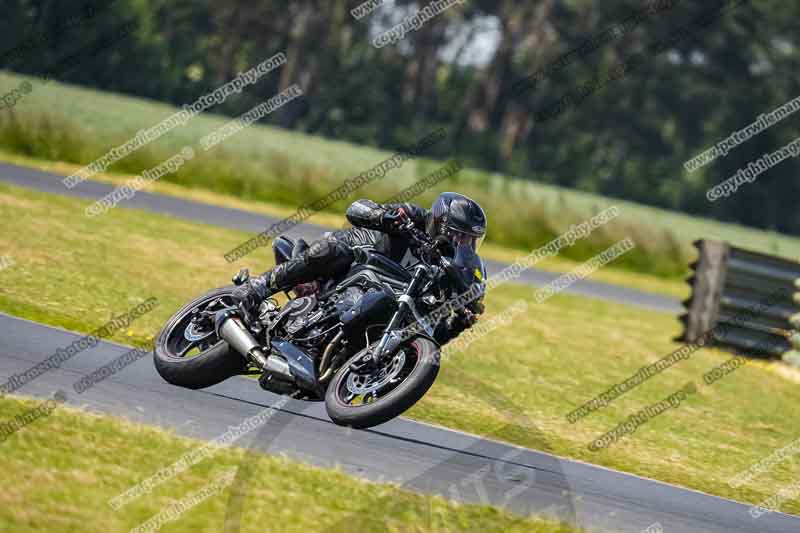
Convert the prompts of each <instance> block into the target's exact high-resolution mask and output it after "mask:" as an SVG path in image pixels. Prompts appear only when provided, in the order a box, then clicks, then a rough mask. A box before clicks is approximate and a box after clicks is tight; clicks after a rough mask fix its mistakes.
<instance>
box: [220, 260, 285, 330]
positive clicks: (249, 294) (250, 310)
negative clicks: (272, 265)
mask: <svg viewBox="0 0 800 533" xmlns="http://www.w3.org/2000/svg"><path fill="white" fill-rule="evenodd" d="M274 277H275V276H274V275H273V272H272V270H267V271H266V272H264V273H263V274H261V275H260V276H258V277H255V278H250V279H248V280H247V281H245V282H244V283H242V284H241V285H239V286H238V287H236V289H234V291H233V293H232V294H231V297H232V298H233V300H234V301H235V302H236V304H237V306H238V308H239V312H240V314H241V317H242V320H244V321H245V323H246V324H254V323H255V322H254V318H255V317H256V316H257V313H258V306H259V305H261V302H263V301H264V300H266V299H267V298H269V297H270V296H272V295H273V294H276V293H278V292H280V289H279V288H278V287H276V286H275V283H274Z"/></svg>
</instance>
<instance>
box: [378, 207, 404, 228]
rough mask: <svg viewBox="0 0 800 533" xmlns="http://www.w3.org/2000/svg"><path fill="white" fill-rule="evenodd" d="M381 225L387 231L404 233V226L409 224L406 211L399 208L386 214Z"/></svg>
mask: <svg viewBox="0 0 800 533" xmlns="http://www.w3.org/2000/svg"><path fill="white" fill-rule="evenodd" d="M381 223H382V226H383V227H384V228H385V229H386V230H387V231H391V232H393V233H399V232H401V231H402V228H403V226H405V225H406V224H407V223H408V214H407V213H406V210H405V209H403V208H402V207H398V208H397V209H392V210H390V211H387V212H386V213H384V214H383V218H382V220H381Z"/></svg>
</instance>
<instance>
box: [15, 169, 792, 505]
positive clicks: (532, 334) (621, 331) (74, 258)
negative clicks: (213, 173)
mask: <svg viewBox="0 0 800 533" xmlns="http://www.w3.org/2000/svg"><path fill="white" fill-rule="evenodd" d="M86 205H87V202H84V201H81V200H77V199H73V198H66V197H61V196H54V195H47V194H43V193H39V192H35V191H29V190H26V189H21V188H15V187H10V186H6V185H0V218H2V220H3V221H4V224H5V226H6V228H5V229H6V231H4V232H3V233H2V234H0V255H4V254H5V255H9V256H11V257H12V258H13V260H14V262H15V264H14V265H13V266H11V267H9V268H6V269H5V270H2V271H0V310H2V311H5V312H8V313H11V314H14V315H18V316H22V317H24V318H30V319H33V320H38V321H40V322H44V323H49V324H56V325H61V326H65V327H69V328H71V329H74V330H77V331H82V332H89V331H91V330H93V329H94V328H96V327H98V326H100V325H102V324H103V323H104V322H105V321H106V320H108V319H109V318H110V317H111V314H112V313H115V312H116V313H119V312H121V311H124V310H127V309H128V308H130V307H132V305H133V304H135V303H137V302H139V301H141V300H144V299H146V298H148V297H150V296H157V297H158V298H159V300H160V302H161V305H160V307H158V308H157V309H156V310H155V311H153V312H151V313H150V314H147V315H145V316H144V317H142V318H141V319H140V320H138V321H136V322H135V323H133V324H132V325H131V327H130V329H129V330H128V331H125V332H120V333H118V334H117V335H116V337H115V340H119V341H122V342H128V343H133V342H147V341H148V340H149V339H151V338H152V336H153V335H154V334H155V333H156V332H157V331H158V329H159V328H160V326H161V325H162V323H163V322H164V321H165V320H166V319H167V318H168V316H169V315H170V314H171V313H172V312H174V310H175V309H177V308H178V307H180V306H181V305H182V304H183V303H185V302H186V301H188V300H189V299H190V298H192V297H194V296H196V295H198V294H200V293H202V292H204V291H205V290H207V289H209V288H211V287H215V286H219V285H223V284H226V283H227V280H228V279H229V277H230V275H231V272H230V266H229V265H228V264H226V263H225V261H224V259H223V258H222V257H221V256H220V250H227V249H229V248H230V247H231V246H232V245H233V244H235V243H238V242H239V241H241V240H242V239H243V237H244V235H243V234H242V233H240V232H235V231H229V230H222V229H218V228H213V227H209V226H204V225H200V224H191V223H187V222H182V221H179V220H175V219H171V218H169V217H164V216H158V215H153V214H150V213H145V212H140V211H136V210H128V209H122V208H118V209H114V210H112V211H111V212H110V213H108V214H107V215H105V216H103V217H100V218H97V219H88V218H86V217H85V216H83V209H84V207H85V206H86ZM254 255H255V256H254V257H253V262H254V264H262V265H263V266H266V264H268V263H269V261H270V260H271V259H270V258H269V257H268V254H267V252H266V251H259V252H257V253H256V254H254ZM262 262H263V263H262ZM532 296H533V294H532V289H530V288H527V287H522V286H516V285H508V286H504V287H500V288H498V289H495V290H494V291H492V292H491V293H490V294H489V295H488V297H487V315H486V317H485V320H489V319H491V318H492V317H493V316H494V315H496V314H497V313H498V312H501V311H503V310H504V309H506V308H508V307H509V306H511V305H512V304H513V303H514V302H515V301H516V300H518V299H520V298H523V299H525V300H526V301H527V302H528V311H527V313H523V314H519V315H516V316H515V317H514V318H513V320H512V321H511V322H510V323H508V324H505V325H502V326H500V327H499V328H497V329H496V330H495V331H493V332H492V333H491V334H490V335H488V336H486V337H484V338H481V339H478V340H477V341H475V342H474V343H473V344H472V345H470V346H469V347H468V348H467V349H466V350H465V351H464V352H462V353H457V354H454V355H450V356H448V357H446V358H445V359H444V363H443V368H442V371H441V373H440V376H439V379H438V381H437V383H436V385H435V386H434V387H433V388H432V389H431V391H430V392H429V394H428V395H427V396H426V397H425V398H424V399H423V401H421V402H420V403H419V404H418V405H417V406H415V407H414V408H413V409H412V410H410V411H409V412H408V416H410V417H412V418H415V419H418V420H423V421H427V422H431V423H435V424H440V425H443V426H447V427H451V428H455V429H460V430H464V431H468V432H472V433H476V434H480V435H485V436H489V437H494V438H498V439H501V440H505V441H508V442H511V443H514V444H519V445H523V446H528V447H531V448H536V449H539V450H543V451H547V452H551V453H555V454H557V455H561V456H566V457H572V458H576V459H580V460H584V461H589V462H592V463H597V464H600V465H603V466H607V467H611V468H615V469H619V470H623V471H627V472H631V473H634V474H638V475H642V476H646V477H651V478H655V479H659V480H662V481H666V482H671V483H675V484H678V485H682V486H685V487H689V488H692V489H696V490H701V491H704V492H708V493H711V494H716V495H719V496H724V497H729V498H733V499H737V500H741V501H748V502H754V503H757V502H759V501H761V500H763V499H765V498H767V497H769V496H770V495H772V494H773V493H774V492H775V491H776V490H778V489H779V488H780V487H782V486H783V485H785V484H788V483H789V482H791V481H792V479H796V478H797V477H798V475H800V462H797V461H789V460H787V461H784V462H782V463H780V464H778V465H776V466H774V467H773V468H771V469H770V470H769V471H768V472H764V473H763V474H761V475H759V476H757V477H756V478H754V480H753V481H752V482H751V483H750V484H748V485H746V486H744V487H741V488H738V489H737V488H733V487H731V486H730V485H728V483H727V481H728V480H729V479H730V478H732V477H733V476H735V475H737V474H739V473H741V472H742V471H744V470H746V469H747V468H749V467H750V465H752V464H754V463H756V462H757V461H759V460H761V459H763V458H764V457H765V456H766V455H769V453H771V451H773V450H776V449H778V448H780V447H782V446H785V445H786V444H788V443H789V442H791V441H793V440H794V439H795V438H796V436H797V435H798V434H800V418H798V417H797V416H796V415H794V414H793V412H792V411H791V410H787V409H786V406H787V405H794V404H796V403H798V402H799V401H800V387H798V381H800V380H799V379H798V376H797V373H796V372H794V371H792V370H789V369H786V368H785V367H783V366H782V365H778V364H771V363H764V362H753V363H751V364H749V365H747V366H745V367H742V368H740V369H738V370H737V371H736V372H735V373H733V374H731V375H729V376H727V377H725V378H724V379H723V380H721V381H720V382H718V383H715V384H714V385H713V386H703V385H702V382H703V380H702V376H703V374H704V373H705V372H708V371H710V370H712V369H713V368H714V367H716V366H717V365H719V364H721V363H722V362H724V361H725V360H727V359H728V357H729V356H727V355H726V354H724V353H721V352H719V351H715V350H708V349H703V350H699V351H697V352H695V353H694V354H693V355H692V356H691V357H690V358H689V359H688V360H686V361H682V362H680V363H678V364H676V365H675V366H673V367H671V368H669V369H668V370H666V371H664V372H663V373H661V374H659V375H657V376H655V377H653V378H651V379H650V380H648V381H646V382H645V383H644V384H642V385H641V386H639V387H637V388H636V389H634V390H632V391H630V392H628V393H627V394H625V395H624V396H622V397H620V398H619V399H617V400H616V401H614V402H612V403H611V404H610V405H609V406H608V407H607V408H605V409H602V410H600V411H598V412H596V413H594V414H592V415H591V416H588V417H586V418H585V419H583V420H581V421H579V422H577V423H574V424H571V423H569V422H568V421H567V420H566V414H567V413H569V412H570V411H572V410H573V409H575V408H576V407H578V406H579V405H581V404H583V403H584V402H586V401H588V400H590V399H591V398H592V397H594V396H595V395H597V394H600V393H602V392H604V391H605V390H606V389H608V388H609V387H611V386H613V385H614V384H616V383H619V382H621V381H623V380H624V379H626V378H627V377H629V376H632V375H633V374H635V373H636V372H637V371H638V370H639V368H641V367H642V366H644V365H648V364H652V363H654V362H655V361H656V360H657V359H659V358H661V357H664V356H666V355H667V354H669V353H670V352H672V351H674V350H675V349H677V348H678V345H677V344H675V343H673V342H671V340H670V339H671V338H673V337H674V336H675V335H676V334H677V333H678V331H679V325H678V322H677V320H675V317H673V316H670V315H668V314H663V313H656V312H646V311H642V310H640V309H634V308H630V307H627V306H623V305H617V304H612V303H608V302H603V301H599V300H593V299H587V298H581V297H577V296H567V295H558V296H556V297H554V298H551V299H550V300H548V301H546V302H545V303H543V304H536V303H534V300H533V298H532ZM687 382H695V383H697V384H698V388H699V391H698V393H697V394H694V395H692V397H691V398H690V399H689V400H688V401H687V402H685V403H683V404H682V405H681V406H680V407H679V408H676V409H671V410H669V411H667V412H665V413H664V414H662V415H661V416H659V417H657V418H655V419H653V420H651V421H649V422H648V423H647V424H645V425H643V426H642V427H640V428H639V429H638V431H636V433H634V434H633V435H628V436H627V437H625V438H623V439H622V440H621V441H620V442H618V443H617V444H615V445H613V446H611V447H610V448H608V449H605V450H603V451H600V452H592V451H589V450H588V448H587V445H588V444H589V443H590V442H592V441H593V440H594V439H596V438H597V437H599V436H600V435H602V434H603V433H605V432H607V431H609V430H610V429H612V428H613V427H615V426H616V425H617V424H619V423H621V422H624V421H625V420H626V419H627V418H628V417H629V416H630V415H632V414H634V413H635V412H637V411H639V410H640V409H643V408H644V407H646V406H648V405H650V404H652V403H654V402H657V401H659V400H662V399H664V398H665V397H667V396H669V395H670V394H672V393H674V392H676V391H677V390H680V389H682V388H683V387H684V386H685V385H686V383H687ZM254 386H255V385H254ZM784 510H785V511H788V512H798V511H800V505H798V503H797V502H796V501H791V502H787V503H786V504H785V506H784Z"/></svg>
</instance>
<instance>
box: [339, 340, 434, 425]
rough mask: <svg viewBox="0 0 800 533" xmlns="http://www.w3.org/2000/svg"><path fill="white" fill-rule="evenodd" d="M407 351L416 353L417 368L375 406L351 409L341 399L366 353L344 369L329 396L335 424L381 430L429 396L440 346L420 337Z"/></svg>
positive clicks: (361, 353)
mask: <svg viewBox="0 0 800 533" xmlns="http://www.w3.org/2000/svg"><path fill="white" fill-rule="evenodd" d="M405 347H407V349H411V350H415V351H416V355H417V359H416V363H415V364H414V368H413V369H412V370H411V372H410V374H408V376H407V377H406V378H405V379H404V380H403V381H402V382H401V383H400V384H399V385H397V386H396V387H395V388H394V389H392V390H391V391H390V392H389V393H388V394H387V395H386V396H384V397H379V399H378V400H376V401H374V402H373V403H366V404H362V405H355V406H354V405H347V404H346V403H344V401H343V399H342V398H341V396H340V394H341V391H342V388H343V387H345V388H346V387H347V383H346V381H347V379H348V377H349V376H350V375H351V374H352V371H351V370H350V364H351V363H353V362H355V361H357V360H359V359H360V358H361V357H363V355H364V351H363V350H362V351H361V352H359V353H358V354H356V355H355V356H353V357H352V358H351V359H350V360H349V361H347V362H346V363H345V364H344V365H342V367H341V368H340V369H339V371H338V372H337V373H336V375H335V376H334V377H333V379H332V380H331V383H330V384H329V385H328V389H327V391H326V392H325V408H326V410H327V411H328V416H330V417H331V420H333V421H334V422H335V423H336V424H338V425H340V426H349V427H352V428H357V429H363V428H369V427H372V426H377V425H378V424H383V423H384V422H388V421H389V420H391V419H393V418H396V417H398V416H400V415H401V414H403V413H404V412H405V411H407V410H408V409H410V408H411V406H413V405H414V404H415V403H417V402H418V401H419V400H420V399H421V398H422V397H423V396H425V393H427V392H428V389H430V388H431V385H433V382H434V381H435V380H436V376H437V375H438V373H439V346H438V345H437V344H436V343H435V342H433V341H432V340H430V339H427V338H424V337H417V338H416V339H414V340H412V341H411V342H409V343H408V344H407V345H405ZM393 357H394V356H393Z"/></svg>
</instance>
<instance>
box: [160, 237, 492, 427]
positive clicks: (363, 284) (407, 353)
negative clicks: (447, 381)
mask: <svg viewBox="0 0 800 533" xmlns="http://www.w3.org/2000/svg"><path fill="white" fill-rule="evenodd" d="M403 229H404V231H406V232H407V234H408V235H409V236H410V237H411V239H410V242H411V243H412V246H413V247H414V248H416V252H417V253H416V255H417V257H418V258H420V261H419V262H418V263H417V264H415V265H411V266H409V267H407V268H403V267H402V266H400V265H399V264H398V263H396V262H395V261H393V260H392V259H390V258H388V257H386V256H385V255H382V254H380V253H378V252H376V251H364V252H362V253H361V254H360V255H361V257H360V258H359V260H357V261H356V262H355V263H354V264H353V265H352V266H351V268H350V270H349V272H348V273H347V274H345V275H344V276H343V277H341V279H331V280H327V281H324V282H321V281H315V282H313V283H312V284H305V285H304V286H299V287H295V289H294V291H293V292H294V293H295V294H294V297H293V296H292V295H291V294H290V293H289V292H287V293H286V296H287V298H289V300H288V302H287V303H286V304H285V305H283V306H281V305H279V303H278V301H277V300H276V299H275V298H268V299H267V300H265V301H264V302H263V303H261V305H260V307H259V309H258V313H257V317H254V318H253V319H251V320H248V321H247V322H248V323H245V321H244V320H243V319H242V318H241V317H240V313H239V312H238V310H237V308H236V306H235V305H234V302H233V300H232V299H231V293H232V292H233V290H234V289H235V286H236V285H240V284H242V283H245V282H246V281H247V280H248V279H249V274H248V272H247V271H246V270H242V271H240V272H239V274H237V276H236V277H234V279H233V282H234V285H233V286H226V287H222V288H218V289H214V290H212V291H210V292H208V293H206V294H204V295H203V296H200V297H199V298H197V299H195V300H194V301H192V302H190V303H188V304H186V305H185V306H184V307H183V308H181V309H180V310H179V311H178V312H176V313H175V314H174V315H173V316H172V318H170V319H169V320H168V321H167V323H166V324H165V325H164V327H163V329H162V330H161V332H160V333H159V335H158V337H157V338H156V342H155V349H154V355H155V366H156V369H157V371H158V373H159V374H160V375H161V377H162V378H164V380H166V381H167V382H169V383H171V384H174V385H178V386H181V387H188V388H192V389H200V388H205V387H210V386H212V385H215V384H217V383H220V382H222V381H224V380H225V379H227V378H229V377H232V376H234V375H258V376H260V377H259V383H260V385H261V386H262V387H263V388H264V389H266V390H268V391H271V392H274V393H277V394H281V395H294V396H295V397H299V398H303V399H307V400H316V401H320V400H323V399H324V401H325V407H326V410H327V412H328V415H329V416H330V418H331V420H333V421H334V422H335V423H336V424H339V425H344V426H350V427H353V428H368V427H372V426H376V425H378V424H381V423H384V422H386V421H388V420H391V419H393V418H395V417H397V416H399V415H400V414H401V413H403V412H404V411H406V410H407V409H409V408H410V407H411V406H413V405H414V404H415V403H416V402H417V401H419V400H420V399H421V398H422V397H423V396H424V395H425V393H427V391H428V389H429V388H430V387H431V386H432V385H433V382H434V381H435V380H436V376H437V374H438V372H439V362H440V352H441V346H440V345H439V344H438V343H437V341H436V339H435V338H434V329H435V327H436V324H430V323H429V321H427V320H426V319H425V316H426V315H428V314H429V313H430V312H431V311H432V310H435V309H437V308H438V307H439V306H441V305H442V304H443V303H445V302H446V301H447V300H448V299H450V298H452V297H453V296H454V295H457V294H464V293H465V291H466V290H467V288H468V285H467V284H466V282H464V281H463V277H462V276H463V274H462V273H461V271H460V270H459V269H458V268H457V267H456V266H455V265H454V264H453V262H452V261H451V260H450V259H449V258H447V257H445V256H444V255H442V254H441V253H440V251H439V246H438V243H437V242H436V241H434V240H432V239H431V238H430V237H429V236H428V234H427V233H425V232H423V231H420V230H418V229H416V228H415V227H414V226H413V224H412V223H411V222H409V223H407V224H406V225H405V227H404V228H403ZM296 248H297V245H296V244H295V243H294V242H293V241H292V240H291V239H289V238H287V237H279V238H278V239H276V240H275V241H274V242H273V250H274V253H275V259H276V262H277V263H281V262H284V261H288V260H289V259H290V258H291V257H292V254H293V253H294V252H295V251H296ZM482 268H483V267H482V266H481V269H482ZM482 279H486V277H485V271H484V272H483V278H482Z"/></svg>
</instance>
